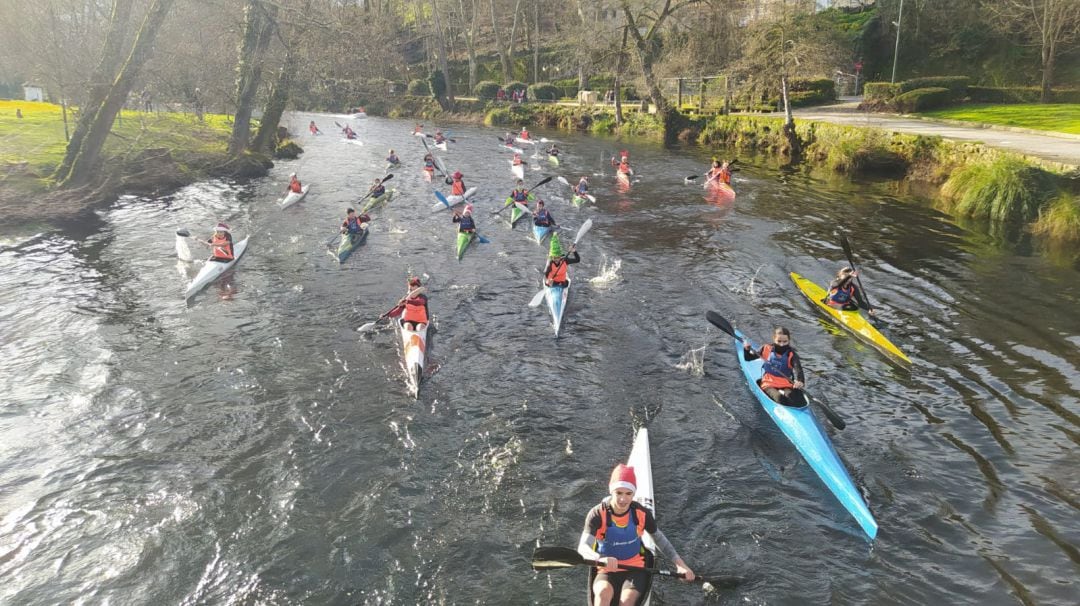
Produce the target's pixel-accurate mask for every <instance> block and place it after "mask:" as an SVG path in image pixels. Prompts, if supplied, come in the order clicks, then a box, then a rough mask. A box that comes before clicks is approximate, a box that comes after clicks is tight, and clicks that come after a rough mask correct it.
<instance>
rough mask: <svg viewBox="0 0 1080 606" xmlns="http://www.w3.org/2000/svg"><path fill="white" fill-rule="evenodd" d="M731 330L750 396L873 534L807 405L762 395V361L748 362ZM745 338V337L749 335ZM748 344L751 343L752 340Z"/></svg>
mask: <svg viewBox="0 0 1080 606" xmlns="http://www.w3.org/2000/svg"><path fill="white" fill-rule="evenodd" d="M735 334H736V335H737V336H738V339H736V340H735V356H736V357H738V359H739V366H740V367H741V368H742V371H743V375H744V376H745V377H746V382H747V383H748V384H749V386H750V391H752V392H754V396H755V397H757V400H758V402H759V403H760V404H761V407H762V408H764V409H765V412H767V413H769V416H770V417H771V418H772V420H773V421H774V422H775V423H776V425H777V426H778V427H779V428H780V430H781V431H783V432H784V435H785V436H787V437H788V439H789V440H791V443H792V444H794V445H795V448H797V449H798V450H799V452H800V453H801V454H802V456H803V458H804V459H806V462H807V463H809V464H810V467H812V468H813V469H814V471H815V472H817V474H818V477H820V478H821V480H822V481H823V482H825V486H827V487H828V488H829V490H830V491H832V493H833V494H834V495H836V498H837V499H839V500H840V504H842V505H843V506H844V508H845V509H847V510H848V512H849V513H850V514H851V515H852V516H854V517H855V521H857V522H858V523H859V526H861V527H862V529H863V531H865V532H866V534H867V535H868V536H869V537H870V538H871V539H873V538H874V537H875V536H877V530H878V526H877V522H876V521H875V520H874V514H872V513H870V508H869V507H867V505H866V502H865V501H863V499H862V495H861V494H859V490H858V489H857V488H856V487H855V483H854V482H853V481H852V480H851V476H850V475H849V474H848V472H847V468H845V467H844V464H843V463H842V462H841V461H840V456H839V455H837V454H836V450H835V449H834V448H833V446H832V442H830V441H829V437H828V436H827V435H826V434H825V430H824V429H823V428H822V427H821V424H820V423H818V420H817V418H816V417H814V414H813V413H812V412H811V411H810V407H809V406H803V407H801V408H796V407H793V406H784V405H782V404H777V403H776V402H773V401H772V398H770V397H769V396H767V395H765V392H764V391H762V390H761V388H760V387H759V386H758V379H760V378H761V375H762V371H761V365H762V361H761V359H760V358H759V359H757V360H751V361H749V362H747V361H746V360H744V359H743V348H742V343H741V341H740V340H739V339H746V337H745V336H744V335H743V334H742V333H741V332H739V331H738V330H736V331H735ZM746 340H747V341H749V339H746ZM750 346H751V347H754V345H753V343H751V345H750Z"/></svg>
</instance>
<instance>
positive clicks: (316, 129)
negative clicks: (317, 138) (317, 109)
mask: <svg viewBox="0 0 1080 606" xmlns="http://www.w3.org/2000/svg"><path fill="white" fill-rule="evenodd" d="M308 130H310V131H311V134H313V135H321V134H322V131H321V130H319V127H318V126H315V121H314V120H312V121H311V124H308Z"/></svg>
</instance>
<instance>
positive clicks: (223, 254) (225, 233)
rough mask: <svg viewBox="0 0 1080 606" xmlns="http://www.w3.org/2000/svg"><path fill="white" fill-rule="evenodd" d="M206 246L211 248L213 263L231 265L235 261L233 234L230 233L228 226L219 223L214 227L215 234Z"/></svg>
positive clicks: (207, 241) (208, 239) (207, 240)
mask: <svg viewBox="0 0 1080 606" xmlns="http://www.w3.org/2000/svg"><path fill="white" fill-rule="evenodd" d="M206 244H207V245H209V246H210V260H211V261H217V262H218V263H229V262H230V261H232V260H233V240H232V232H230V231H229V226H228V225H226V224H224V223H218V224H217V226H216V227H214V233H213V234H211V236H210V237H209V238H207V239H206Z"/></svg>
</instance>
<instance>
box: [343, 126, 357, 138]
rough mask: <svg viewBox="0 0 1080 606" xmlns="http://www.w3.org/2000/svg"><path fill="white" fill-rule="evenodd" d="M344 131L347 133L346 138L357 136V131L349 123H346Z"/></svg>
mask: <svg viewBox="0 0 1080 606" xmlns="http://www.w3.org/2000/svg"><path fill="white" fill-rule="evenodd" d="M342 132H344V133H345V138H346V139H355V138H356V131H354V130H353V129H352V127H351V126H349V125H348V124H346V125H345V128H344V129H342Z"/></svg>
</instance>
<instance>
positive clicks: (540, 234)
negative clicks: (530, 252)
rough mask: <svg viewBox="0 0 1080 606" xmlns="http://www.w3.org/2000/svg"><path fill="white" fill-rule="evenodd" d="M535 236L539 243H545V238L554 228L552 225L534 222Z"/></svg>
mask: <svg viewBox="0 0 1080 606" xmlns="http://www.w3.org/2000/svg"><path fill="white" fill-rule="evenodd" d="M532 228H533V237H534V238H536V243H537V244H543V243H544V238H546V237H548V235H549V234H550V233H551V232H552V231H553V230H554V228H552V227H551V226H550V225H537V224H535V223H533V226H532Z"/></svg>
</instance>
